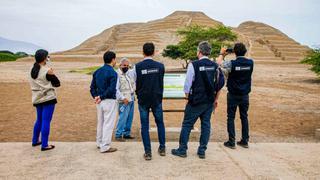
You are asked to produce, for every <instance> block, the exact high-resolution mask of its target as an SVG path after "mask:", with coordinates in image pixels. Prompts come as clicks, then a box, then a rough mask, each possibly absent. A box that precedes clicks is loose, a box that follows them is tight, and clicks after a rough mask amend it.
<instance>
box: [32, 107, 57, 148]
mask: <svg viewBox="0 0 320 180" xmlns="http://www.w3.org/2000/svg"><path fill="white" fill-rule="evenodd" d="M54 107H55V104H47V105H37V106H36V108H37V120H36V122H35V124H34V128H33V137H32V144H36V143H37V142H39V136H40V132H41V142H42V144H41V146H42V147H43V148H45V147H48V139H49V133H50V122H51V119H52V116H53V112H54Z"/></svg>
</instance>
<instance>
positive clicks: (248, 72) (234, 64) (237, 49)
mask: <svg viewBox="0 0 320 180" xmlns="http://www.w3.org/2000/svg"><path fill="white" fill-rule="evenodd" d="M233 52H234V53H235V55H236V59H235V60H231V61H224V57H225V56H226V55H227V54H229V53H228V52H227V49H225V48H222V49H221V51H220V55H219V57H218V58H217V63H218V64H219V65H220V66H221V67H222V69H223V70H224V72H225V74H226V75H228V83H227V87H228V94H227V114H228V120H227V126H228V135H229V140H228V141H226V142H225V143H224V146H226V147H228V148H231V149H235V148H236V144H235V140H236V137H235V136H236V133H235V127H234V119H235V115H236V111H237V107H239V111H240V119H241V125H242V138H241V140H240V141H238V142H237V145H239V146H241V147H244V148H248V147H249V145H248V142H249V121H248V109H249V93H250V92H251V79H252V72H253V65H254V63H253V60H252V59H248V58H246V57H245V54H246V53H247V49H246V46H245V45H244V44H243V43H236V44H235V45H234V48H233Z"/></svg>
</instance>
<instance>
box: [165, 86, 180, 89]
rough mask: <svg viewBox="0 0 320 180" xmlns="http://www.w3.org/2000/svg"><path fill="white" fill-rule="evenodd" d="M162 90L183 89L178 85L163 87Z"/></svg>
mask: <svg viewBox="0 0 320 180" xmlns="http://www.w3.org/2000/svg"><path fill="white" fill-rule="evenodd" d="M164 88H166V89H183V86H179V85H164Z"/></svg>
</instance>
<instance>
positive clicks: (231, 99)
mask: <svg viewBox="0 0 320 180" xmlns="http://www.w3.org/2000/svg"><path fill="white" fill-rule="evenodd" d="M227 104H228V108H227V113H228V121H227V125H228V134H229V140H230V141H232V142H235V138H236V137H235V136H236V132H235V127H234V119H235V116H236V111H237V107H238V106H239V111H240V119H241V126H242V140H243V141H245V142H248V141H249V122H248V109H249V95H243V96H237V95H233V94H230V93H228V94H227Z"/></svg>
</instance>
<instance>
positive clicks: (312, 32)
mask: <svg viewBox="0 0 320 180" xmlns="http://www.w3.org/2000/svg"><path fill="white" fill-rule="evenodd" d="M319 9H320V1H319V0H233V1H232V0H224V1H223V0H1V6H0V18H1V23H0V36H1V37H4V38H9V39H13V40H21V41H27V42H31V43H34V44H37V45H39V46H41V47H43V48H46V49H48V50H49V51H59V50H66V49H70V48H72V47H74V46H76V45H78V44H80V43H81V42H83V41H84V40H86V39H87V38H89V37H91V36H93V35H95V34H98V33H100V32H101V31H103V30H104V29H106V28H109V27H111V26H113V25H116V24H122V23H127V22H146V21H150V20H154V19H159V18H163V17H165V16H167V15H169V14H171V13H172V12H174V11H176V10H188V11H202V12H204V13H205V14H207V15H208V16H209V17H211V18H212V19H215V20H218V21H221V22H223V23H224V24H225V25H227V26H232V27H236V26H238V25H239V24H240V23H242V22H244V21H248V20H253V21H259V22H264V23H266V24H269V25H271V26H273V27H275V28H278V29H280V30H281V31H283V32H284V33H286V34H287V35H289V36H290V37H291V38H293V39H295V40H296V41H298V42H300V43H302V44H306V45H309V46H313V45H319V44H320V35H319V33H320V23H319V22H320V13H319Z"/></svg>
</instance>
